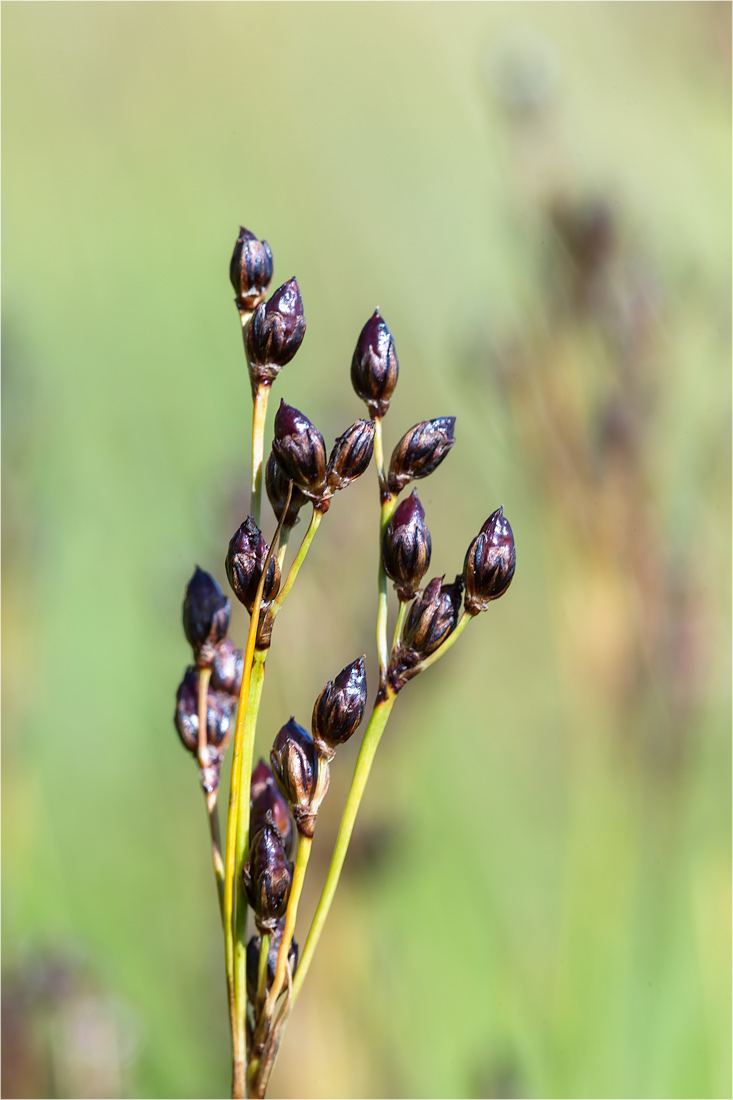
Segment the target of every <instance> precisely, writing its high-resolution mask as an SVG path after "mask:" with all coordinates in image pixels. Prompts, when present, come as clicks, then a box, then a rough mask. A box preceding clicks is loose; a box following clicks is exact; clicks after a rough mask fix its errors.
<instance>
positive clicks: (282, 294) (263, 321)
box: [247, 278, 305, 384]
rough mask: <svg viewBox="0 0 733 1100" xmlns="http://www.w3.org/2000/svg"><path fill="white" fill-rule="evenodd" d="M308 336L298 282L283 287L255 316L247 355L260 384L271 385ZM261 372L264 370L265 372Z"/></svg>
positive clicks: (252, 321)
mask: <svg viewBox="0 0 733 1100" xmlns="http://www.w3.org/2000/svg"><path fill="white" fill-rule="evenodd" d="M304 336H305V314H304V313H303V299H302V298H301V296H300V287H299V286H298V280H297V279H295V278H293V279H290V280H289V282H287V283H284V284H283V285H282V286H281V287H279V288H278V289H277V290H276V291H275V293H274V294H273V295H272V297H271V298H269V299H268V300H267V302H261V303H260V305H258V307H257V309H256V310H255V312H254V314H253V315H252V320H251V321H250V323H249V329H248V331H247V352H248V354H249V357H250V361H251V362H252V363H253V365H254V366H255V367H256V368H257V374H258V378H259V381H260V382H265V383H268V384H269V383H271V382H273V381H274V380H275V378H276V377H277V375H278V373H279V371H280V368H281V367H284V366H285V364H286V363H289V362H290V360H291V359H292V358H293V356H294V355H295V353H296V351H297V350H298V348H299V347H300V345H301V344H302V342H303V337H304ZM259 368H262V369H261V370H260V369H259Z"/></svg>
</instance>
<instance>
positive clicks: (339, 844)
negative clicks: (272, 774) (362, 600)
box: [293, 689, 397, 1003]
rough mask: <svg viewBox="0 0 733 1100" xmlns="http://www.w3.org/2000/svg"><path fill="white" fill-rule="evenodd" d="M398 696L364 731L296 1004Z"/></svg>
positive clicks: (297, 982)
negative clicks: (385, 729) (375, 759)
mask: <svg viewBox="0 0 733 1100" xmlns="http://www.w3.org/2000/svg"><path fill="white" fill-rule="evenodd" d="M396 698H397V696H396V695H393V694H392V692H391V691H389V689H388V690H387V694H386V696H385V697H384V698H383V699H381V700H380V702H378V703H377V704H376V706H375V707H374V710H373V711H372V716H371V718H370V719H369V725H368V726H367V729H366V733H365V734H364V740H363V741H362V744H361V750H360V752H359V757H358V759H357V761H356V768H355V769H354V777H353V779H352V780H351V788H350V790H349V795H348V798H347V799H346V806H345V807H344V812H343V816H342V818H341V825H340V826H339V831H338V836H337V838H336V845H335V847H334V850H333V856H332V857H331V866H330V867H329V869H328V875H327V876H326V882H325V884H324V886H323V891H322V893H321V899H320V901H319V902H318V908H317V909H316V912H315V916H314V917H313V923H312V924H311V927H310V931H309V932H308V939H307V940H306V942H305V948H304V949H303V955H302V957H301V959H300V962H299V963H298V969H297V970H296V971H295V979H294V981H293V1003H295V999H296V997H297V996H298V993H299V992H300V988H301V986H302V984H303V982H304V980H305V976H306V974H307V973H308V968H309V967H310V964H311V961H312V959H313V953H314V951H315V949H316V947H317V945H318V941H319V939H320V938H321V933H322V932H323V926H324V924H325V923H326V918H327V916H328V912H329V909H330V908H331V903H332V902H333V898H334V894H335V893H336V887H337V886H338V882H339V877H340V875H341V869H342V867H343V865H344V860H345V859H346V852H347V850H348V847H349V841H350V840H351V834H352V831H353V829H354V822H355V820H356V814H357V812H358V809H359V806H360V804H361V800H362V797H363V795H364V788H365V787H366V783H367V780H368V778H369V772H370V771H371V768H372V763H373V761H374V754H375V753H376V751H377V746H378V745H379V741H380V738H381V736H382V733H383V732H384V727H385V726H386V724H387V719H388V718H389V716H390V713H391V711H392V707H393V706H394V701H395V699H396Z"/></svg>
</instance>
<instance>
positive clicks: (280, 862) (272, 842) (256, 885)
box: [242, 824, 293, 935]
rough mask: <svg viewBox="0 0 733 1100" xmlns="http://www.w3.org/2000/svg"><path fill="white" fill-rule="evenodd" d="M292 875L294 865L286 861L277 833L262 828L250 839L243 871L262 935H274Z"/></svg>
mask: <svg viewBox="0 0 733 1100" xmlns="http://www.w3.org/2000/svg"><path fill="white" fill-rule="evenodd" d="M292 875H293V865H292V863H289V862H288V860H287V857H286V855H285V848H284V847H283V843H282V841H281V839H280V834H279V833H278V831H277V829H276V828H275V827H274V826H273V825H269V824H268V825H265V826H264V827H263V828H262V829H260V831H259V832H258V833H256V834H255V836H254V837H253V838H252V844H251V847H250V850H249V859H248V860H247V862H246V863H245V865H244V867H243V868H242V879H243V882H244V889H245V891H246V893H247V900H248V901H249V903H250V905H251V906H252V908H253V909H254V914H255V922H256V924H257V927H258V929H259V930H260V932H261V933H262V934H263V935H270V934H271V933H272V932H274V931H275V929H276V927H277V924H278V921H279V920H280V917H282V916H283V914H284V913H285V910H286V908H287V904H288V896H289V894H290V884H291V882H292Z"/></svg>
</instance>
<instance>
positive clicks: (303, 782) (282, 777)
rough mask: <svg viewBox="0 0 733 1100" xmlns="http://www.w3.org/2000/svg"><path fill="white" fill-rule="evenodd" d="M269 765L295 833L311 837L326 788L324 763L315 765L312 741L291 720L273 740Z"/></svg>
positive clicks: (301, 728)
mask: <svg viewBox="0 0 733 1100" xmlns="http://www.w3.org/2000/svg"><path fill="white" fill-rule="evenodd" d="M270 764H271V765H272V772H273V775H274V776H275V779H276V780H277V783H278V786H279V787H280V790H281V791H282V793H283V794H284V795H285V797H286V799H287V800H288V804H289V806H290V809H291V812H292V814H293V817H294V818H295V824H296V825H297V826H298V831H299V832H300V833H302V835H303V836H307V837H311V836H313V829H314V826H315V819H316V814H317V813H318V807H319V806H320V804H321V800H322V798H323V796H324V794H325V793H326V790H327V788H328V764H326V763H325V762H320V764H319V760H318V755H317V753H316V747H315V745H314V743H313V738H312V737H311V735H310V734H309V733H308V731H307V730H304V729H303V727H302V726H299V725H298V723H297V722H296V721H295V719H294V718H291V719H290V721H289V722H287V723H286V724H285V725H284V726H283V727H282V729H281V730H280V732H279V733H278V735H277V737H276V738H275V742H274V744H273V746H272V752H271V753H270Z"/></svg>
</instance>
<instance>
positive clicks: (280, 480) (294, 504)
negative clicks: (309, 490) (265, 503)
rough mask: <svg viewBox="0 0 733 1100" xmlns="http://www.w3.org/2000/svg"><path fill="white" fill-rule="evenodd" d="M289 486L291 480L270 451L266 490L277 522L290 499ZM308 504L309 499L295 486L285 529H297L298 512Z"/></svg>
mask: <svg viewBox="0 0 733 1100" xmlns="http://www.w3.org/2000/svg"><path fill="white" fill-rule="evenodd" d="M289 484H290V481H289V479H288V478H287V477H285V474H284V473H283V472H282V470H281V469H280V464H279V463H278V461H277V459H276V458H275V455H274V454H273V453H272V451H270V457H269V458H268V460H267V465H266V466H265V489H266V490H267V499H268V500H269V501H270V504H271V505H272V510H273V512H274V513H275V518H276V519H277V520H279V519H280V516H281V515H282V513H283V509H284V507H285V501H286V500H287V499H288V485H289ZM307 503H308V498H307V497H306V496H304V495H303V493H301V491H300V489H299V488H298V486H297V485H295V484H294V485H293V491H292V492H291V494H290V503H289V504H288V510H287V512H286V513H285V519H284V520H283V527H288V528H290V527H295V524H296V523H297V522H298V512H299V511H300V509H301V508H302V507H303V505H304V504H307Z"/></svg>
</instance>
